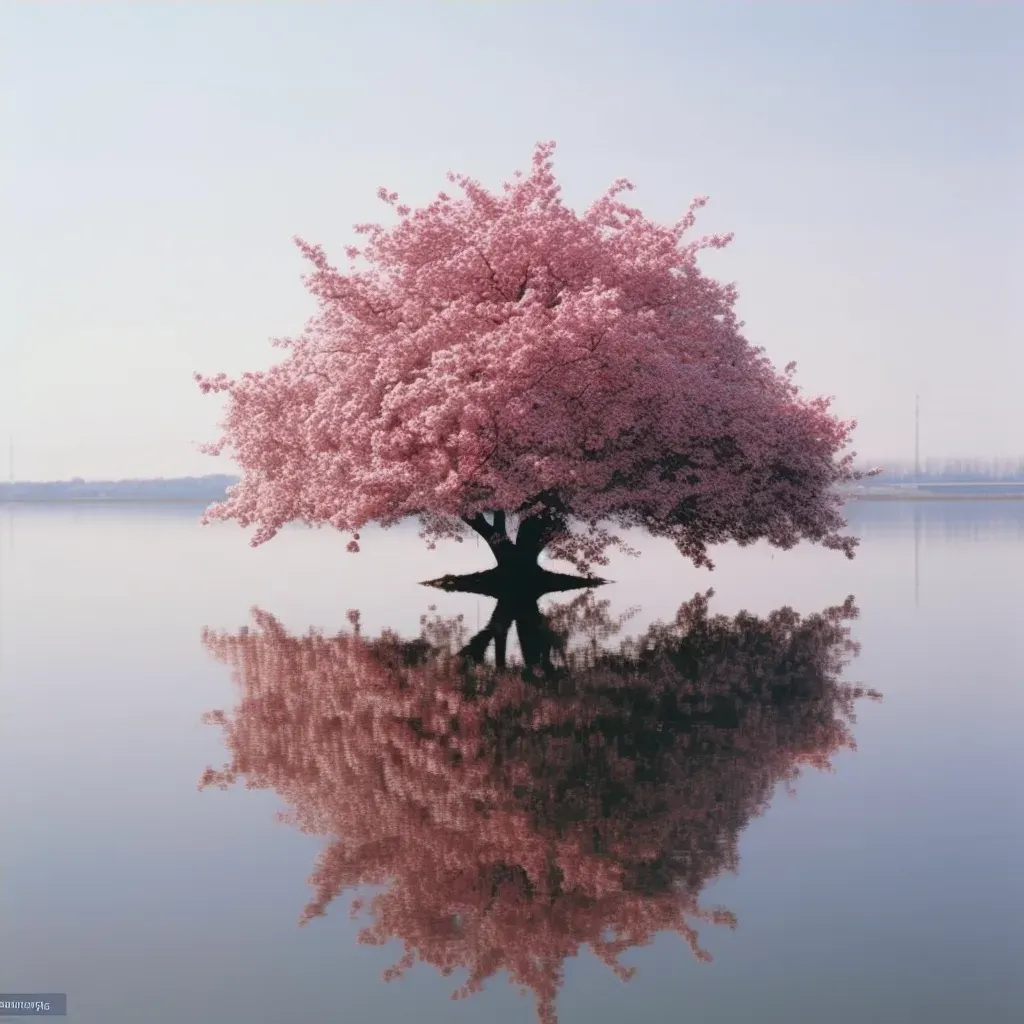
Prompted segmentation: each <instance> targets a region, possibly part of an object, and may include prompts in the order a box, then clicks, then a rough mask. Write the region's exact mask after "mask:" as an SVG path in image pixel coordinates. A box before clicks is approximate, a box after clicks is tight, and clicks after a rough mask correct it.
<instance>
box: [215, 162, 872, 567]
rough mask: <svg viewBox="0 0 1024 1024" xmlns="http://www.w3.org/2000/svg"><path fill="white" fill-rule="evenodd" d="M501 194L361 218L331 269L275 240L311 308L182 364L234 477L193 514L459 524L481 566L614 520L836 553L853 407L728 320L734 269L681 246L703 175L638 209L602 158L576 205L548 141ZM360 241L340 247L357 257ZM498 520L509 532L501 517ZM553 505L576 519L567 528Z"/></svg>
mask: <svg viewBox="0 0 1024 1024" xmlns="http://www.w3.org/2000/svg"><path fill="white" fill-rule="evenodd" d="M553 151H554V143H546V144H542V145H538V146H537V147H536V149H535V152H534V156H533V168H532V172H531V173H530V174H529V175H527V176H525V177H524V176H522V175H521V174H520V173H519V172H517V173H516V180H515V181H514V182H512V183H507V184H506V185H505V186H504V193H503V194H497V195H495V194H492V193H490V192H488V191H487V190H485V189H484V188H483V187H482V186H481V185H480V184H478V183H477V182H475V181H473V180H471V179H469V178H467V177H463V176H455V175H453V174H450V175H449V180H451V181H453V182H456V183H457V184H458V186H459V187H460V188H461V190H462V193H463V195H462V197H461V198H459V199H457V200H456V199H453V198H452V197H450V196H448V195H447V194H445V193H444V192H442V193H439V195H438V197H437V199H436V200H435V201H434V202H432V203H430V204H429V205H428V206H426V207H424V208H422V209H417V210H415V211H414V210H412V209H410V208H409V207H408V206H405V205H396V204H397V201H398V196H397V193H394V192H389V191H387V189H384V188H382V189H380V190H379V193H378V194H379V196H380V198H381V199H382V200H383V201H384V202H385V203H387V204H389V205H392V206H395V212H396V214H397V218H398V220H397V223H396V224H395V225H393V226H392V227H391V228H384V227H382V226H380V225H375V224H362V225H358V226H357V227H356V231H357V232H358V233H359V234H361V235H364V236H365V237H366V244H365V245H364V247H363V248H362V249H357V248H355V247H353V246H349V247H347V248H346V253H347V255H348V257H349V259H350V260H352V261H353V262H352V264H351V265H350V267H349V269H348V271H347V272H342V271H340V270H338V269H337V268H336V267H334V266H332V265H331V264H330V263H329V262H328V259H327V256H326V255H325V254H324V251H323V250H322V249H321V248H320V247H319V246H317V245H311V244H309V243H307V242H304V241H301V240H297V241H298V245H299V247H300V249H301V250H302V252H303V254H304V255H305V257H306V258H307V259H308V260H309V261H310V263H311V264H312V266H313V271H312V273H311V274H310V275H309V277H308V278H307V287H308V288H309V290H310V292H311V293H312V294H313V295H314V296H315V297H316V299H317V300H318V302H319V305H320V311H319V314H318V315H317V316H315V317H313V318H312V319H311V320H310V322H309V323H308V325H307V327H306V329H305V331H304V332H303V333H302V334H301V335H300V336H299V337H296V338H292V339H278V340H276V341H275V344H276V345H279V346H281V347H283V348H287V349H289V355H288V356H287V358H286V359H285V360H284V361H283V362H281V363H279V364H278V365H276V366H274V367H273V368H271V369H270V370H267V371H266V372H259V373H255V372H252V373H245V374H243V375H242V377H241V378H239V379H238V380H229V379H228V378H227V376H226V375H224V374H219V375H217V376H214V377H204V376H202V375H200V374H196V379H197V380H198V381H199V383H200V386H201V388H202V390H203V391H204V392H226V393H227V397H228V402H227V413H226V418H225V420H224V421H223V424H222V427H223V435H222V437H221V438H220V440H219V441H217V442H216V443H214V444H212V445H207V446H205V448H206V450H207V451H209V452H211V453H213V454H218V453H220V452H221V451H223V450H224V449H228V450H230V451H231V453H232V454H233V456H234V458H235V460H236V461H237V463H238V464H239V465H240V467H241V469H242V479H241V482H240V483H239V484H238V485H237V486H236V487H235V488H233V489H232V491H231V492H230V493H229V496H228V498H227V500H226V501H224V502H222V503H220V504H217V505H214V506H212V507H211V508H210V509H209V511H208V517H209V518H214V519H234V520H237V521H238V522H239V523H240V524H241V525H242V526H245V527H249V526H256V527H257V529H256V530H255V533H254V535H253V538H252V543H253V544H254V545H259V544H262V543H263V542H265V541H267V540H269V539H270V538H271V537H273V536H274V535H275V534H276V532H277V531H278V530H279V529H280V528H281V527H282V526H283V525H284V524H285V523H288V522H290V521H295V520H299V521H304V522H307V523H310V524H321V525H322V524H330V525H332V526H334V527H335V528H337V529H338V530H341V531H345V532H350V533H352V535H353V539H352V540H351V541H350V542H349V545H348V547H349V550H351V551H357V550H358V549H359V544H358V541H359V534H358V531H359V530H361V529H362V528H363V527H364V526H366V525H367V524H369V523H374V522H375V523H378V524H382V525H384V526H390V525H393V524H396V523H398V522H399V521H401V520H402V519H404V518H406V517H419V519H420V522H421V524H422V526H423V533H422V536H423V537H424V539H426V540H427V541H428V542H429V543H430V545H431V546H433V544H434V543H435V542H436V541H437V540H438V539H440V538H443V537H450V538H456V539H461V538H462V536H463V535H464V534H465V531H466V530H467V528H468V529H471V530H474V531H476V533H478V534H479V535H480V536H482V537H483V538H484V539H485V540H486V541H487V543H488V544H489V545H490V547H491V549H492V551H493V553H494V556H495V559H496V561H497V563H498V566H499V567H501V568H503V569H508V570H510V571H513V572H524V571H526V572H532V571H533V570H534V567H535V566H536V563H537V559H538V556H539V553H540V552H541V551H542V550H543V549H544V548H545V547H549V546H550V553H551V555H552V556H554V557H558V558H563V559H566V560H568V561H569V562H571V563H572V564H573V565H575V566H576V567H577V568H578V569H580V570H581V571H587V568H588V566H589V565H591V564H593V563H597V564H607V559H606V556H605V552H606V550H607V549H608V548H609V546H611V545H615V544H621V541H620V540H619V538H618V537H617V536H615V535H614V534H613V533H612V532H611V530H612V529H614V528H616V527H617V528H623V529H625V528H630V527H643V528H646V529H647V530H649V531H650V532H651V533H652V534H656V535H660V536H665V537H668V538H671V539H672V540H673V541H674V542H675V544H676V546H677V547H678V549H679V551H680V552H681V553H682V554H683V555H684V556H686V557H688V558H690V559H692V560H693V561H694V562H695V563H697V564H702V563H704V564H710V563H709V562H708V559H707V548H708V546H709V545H712V544H716V543H719V542H722V541H726V540H735V541H738V542H739V543H741V544H747V543H751V542H753V541H756V540H759V539H766V540H768V541H769V542H770V543H771V544H773V545H775V546H777V547H781V548H788V547H791V546H792V545H794V544H795V543H797V542H798V541H799V540H800V539H802V538H807V539H810V540H812V541H815V542H820V543H822V544H824V545H825V546H826V547H830V548H835V549H839V550H841V551H844V552H845V553H846V554H847V555H848V556H849V557H852V556H853V550H854V546H855V543H856V541H855V540H854V539H853V538H850V537H844V536H840V534H839V531H840V530H841V529H842V528H843V526H844V525H845V523H844V521H843V518H842V516H841V513H840V507H841V498H840V497H839V496H838V495H836V494H835V493H834V490H833V488H834V485H836V484H837V483H841V482H844V481H847V480H850V479H855V478H857V476H858V474H857V473H855V471H854V470H853V468H852V459H853V454H854V453H852V452H851V453H848V454H846V455H841V452H842V450H843V449H844V448H845V447H846V446H847V444H848V443H849V438H850V434H851V431H852V429H853V427H854V423H853V422H852V421H841V420H838V419H836V418H835V417H833V416H832V415H831V414H830V412H829V406H830V402H829V400H827V399H824V398H805V397H802V396H801V394H800V392H799V389H798V388H797V386H796V385H795V384H794V382H793V377H792V374H793V371H794V367H795V364H792V363H791V364H790V365H789V366H787V367H786V369H785V371H784V372H782V373H779V372H777V371H776V370H775V369H774V367H773V366H772V364H771V362H770V361H769V359H768V358H767V357H766V356H765V354H764V350H763V349H760V348H755V347H753V346H752V345H751V344H750V343H748V341H747V340H746V339H745V338H744V337H743V335H742V334H741V333H740V331H741V328H742V326H743V325H742V323H741V322H740V321H739V320H737V318H736V315H735V312H734V303H735V301H736V295H737V293H736V290H735V288H734V287H733V286H732V285H725V284H721V283H718V282H716V281H714V280H712V279H711V278H709V277H707V276H706V275H705V274H704V273H702V271H701V270H700V269H699V268H698V266H697V257H698V254H699V253H700V252H701V250H703V249H706V248H709V247H710V248H721V247H723V246H725V245H726V244H727V243H728V241H729V239H730V237H731V236H725V235H712V236H709V237H705V238H699V239H696V240H693V241H687V240H686V235H687V233H688V232H689V230H690V229H691V228H692V226H693V224H694V221H695V213H696V211H697V210H698V209H699V208H700V207H701V206H703V205H704V202H705V200H704V199H703V198H700V199H696V200H694V201H693V203H692V204H691V205H690V208H689V211H688V212H687V214H686V215H685V216H684V217H683V218H682V219H681V220H680V221H678V222H677V223H675V224H670V225H667V226H666V225H660V224H656V223H653V222H652V221H650V220H648V219H647V218H646V217H645V216H644V215H643V214H642V213H641V211H640V210H638V209H635V208H633V207H630V206H627V205H626V204H625V203H623V202H622V201H621V200H620V196H621V194H622V193H624V192H626V191H629V190H631V189H632V187H633V186H632V185H631V184H630V182H628V181H627V180H625V179H620V180H618V181H616V182H615V184H614V185H613V186H612V187H611V188H610V189H609V190H608V191H607V192H606V193H605V194H604V195H603V196H602V197H601V198H599V199H598V200H597V201H596V202H595V203H594V204H593V205H592V206H590V208H589V209H588V210H587V211H586V212H585V213H584V214H583V215H582V216H581V215H578V214H577V213H575V212H574V211H573V210H571V209H569V208H568V207H566V206H565V205H563V203H562V200H561V196H560V188H559V186H558V184H557V183H556V180H555V177H554V174H553V171H552V163H551V156H552V153H553ZM359 259H362V260H363V261H364V263H363V266H362V269H360V268H359V265H358V264H357V262H356V261H357V260H359ZM509 516H512V517H513V518H514V520H515V521H516V523H517V524H518V531H517V533H516V535H515V537H514V538H513V537H512V536H511V535H510V532H509V530H510V529H511V528H512V527H513V526H514V525H515V524H514V523H513V522H512V520H510V518H509ZM573 522H575V523H577V524H579V525H580V526H582V527H584V529H575V530H574V529H572V528H571V524H572V523H573Z"/></svg>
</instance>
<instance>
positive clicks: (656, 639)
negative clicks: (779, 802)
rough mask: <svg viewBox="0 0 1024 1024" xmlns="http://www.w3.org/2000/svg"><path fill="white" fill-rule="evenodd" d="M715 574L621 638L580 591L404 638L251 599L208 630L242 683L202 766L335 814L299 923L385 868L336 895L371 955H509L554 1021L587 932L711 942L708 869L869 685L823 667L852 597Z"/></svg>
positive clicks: (712, 872) (442, 964)
mask: <svg viewBox="0 0 1024 1024" xmlns="http://www.w3.org/2000/svg"><path fill="white" fill-rule="evenodd" d="M438 585H441V584H440V583H438ZM455 588H456V587H455V585H452V584H449V586H448V589H455ZM467 589H469V588H467ZM710 595H711V592H710V591H709V592H708V594H705V595H698V596H696V597H695V598H693V599H692V600H691V601H688V602H686V603H685V604H683V605H682V606H681V607H680V609H679V611H678V613H677V615H676V618H675V621H674V622H671V623H668V624H656V625H654V626H652V627H651V628H650V629H648V630H647V631H646V632H645V633H644V634H643V635H642V636H639V637H633V638H628V639H625V640H621V641H619V642H618V643H617V644H614V643H613V638H614V637H615V636H616V634H618V633H620V632H621V630H622V626H623V623H624V621H625V620H626V619H627V618H628V617H629V614H628V613H627V615H626V616H619V617H618V618H612V617H611V616H610V615H609V613H608V602H607V601H599V600H598V599H597V597H596V595H595V592H594V591H592V590H588V591H586V592H584V593H582V594H580V595H578V596H576V597H575V598H574V599H572V600H570V601H568V602H567V603H563V604H561V605H558V606H556V607H555V608H554V609H552V610H549V611H547V613H544V614H542V613H541V611H540V610H539V608H538V606H537V601H536V594H530V595H524V594H519V595H503V596H502V597H501V598H499V600H498V602H497V604H496V606H495V609H494V613H493V614H492V616H491V618H490V621H489V622H488V624H487V626H486V627H485V628H484V629H483V630H480V631H479V632H478V633H477V634H476V635H474V636H470V635H469V633H468V630H467V629H466V627H465V624H464V622H463V620H462V617H459V618H456V619H443V618H440V617H438V616H436V615H434V616H433V617H429V618H428V617H427V616H424V617H423V618H422V619H421V633H420V636H418V637H416V638H415V639H412V640H409V639H402V638H400V637H398V636H396V635H395V634H393V633H391V632H388V631H385V632H384V633H383V634H382V635H381V636H379V637H373V638H370V637H366V636H363V635H362V633H361V630H360V627H359V615H358V612H350V613H349V619H350V622H351V623H352V629H351V630H349V631H347V632H343V633H341V634H339V635H337V636H325V635H323V634H322V633H319V632H317V631H314V630H311V631H310V632H309V633H308V634H307V635H305V636H293V635H289V634H288V633H287V632H286V631H285V630H284V629H283V628H282V626H281V625H280V623H278V621H277V620H276V619H275V618H274V617H273V616H272V615H269V614H268V613H266V612H264V611H260V610H255V611H254V612H253V618H254V620H255V628H254V629H243V630H241V632H239V633H238V634H235V635H228V634H223V633H214V632H212V631H210V630H206V631H204V636H203V640H204V643H205V645H206V646H207V647H208V648H209V650H210V651H211V652H212V653H213V654H214V655H215V656H216V657H217V658H219V659H220V660H222V661H223V662H225V663H227V664H228V665H229V666H231V668H232V670H233V674H234V676H235V679H236V681H237V682H238V684H239V685H240V688H241V699H240V702H239V704H238V706H237V707H236V708H235V710H234V712H233V713H232V714H230V715H227V714H225V713H224V712H222V711H216V712H212V713H211V714H210V715H209V716H207V717H208V720H209V721H212V722H216V723H219V724H220V725H221V726H222V727H223V729H224V734H225V740H226V743H227V747H228V750H229V751H230V754H231V761H230V763H229V764H228V765H227V766H225V767H224V768H223V769H222V770H220V771H215V770H214V769H212V768H209V769H207V771H206V773H205V774H204V776H203V779H202V781H201V783H200V786H201V787H205V786H210V785H219V786H221V787H225V788H226V787H227V786H228V785H230V784H232V783H233V782H235V781H236V780H239V779H244V780H245V782H246V784H247V785H248V786H249V787H251V788H266V789H273V790H275V791H276V792H277V793H278V794H279V795H280V796H281V797H282V798H283V799H284V800H285V801H286V803H287V804H288V805H289V806H290V811H289V812H288V813H287V814H285V815H284V818H285V820H287V821H289V822H291V823H292V824H294V825H296V826H298V827H300V828H301V829H302V830H303V831H306V832H309V833H313V834H317V835H323V836H326V837H330V839H329V843H328V845H327V847H326V848H325V849H324V851H323V852H322V854H321V856H320V859H319V863H318V865H317V867H316V870H315V872H314V874H313V876H312V878H311V882H312V885H313V886H314V888H315V896H314V898H313V899H312V900H311V902H310V903H309V905H308V906H307V908H306V910H305V913H304V915H303V921H304V922H305V921H308V920H309V919H311V918H313V917H316V916H318V915H322V914H324V913H325V912H326V910H327V907H328V905H329V904H330V903H331V901H332V900H333V899H334V898H335V897H336V896H338V895H340V894H342V893H344V892H347V891H350V890H354V889H357V888H361V887H366V886H377V887H382V888H381V890H380V891H379V893H378V894H377V895H375V896H373V897H372V898H371V899H369V900H368V902H367V903H366V905H365V906H364V904H363V901H361V900H355V902H354V904H353V913H358V912H360V911H365V912H366V913H367V914H368V919H369V920H368V924H367V925H366V927H364V928H363V930H362V932H361V935H360V941H362V942H365V943H371V944H383V943H385V942H389V941H392V940H396V939H397V940H400V941H401V942H402V943H403V944H404V947H405V953H404V955H403V956H402V958H401V960H400V961H399V962H398V963H397V964H396V965H395V966H394V967H393V968H391V969H390V970H389V971H388V972H387V973H386V977H388V978H393V977H396V976H398V975H399V974H401V973H402V972H403V971H404V970H406V969H407V968H409V967H410V966H412V965H413V964H414V963H416V962H417V961H422V962H424V963H428V964H432V965H433V966H434V967H435V968H437V969H438V970H439V971H441V972H442V973H443V974H445V975H448V974H451V973H453V972H455V971H458V970H465V971H468V980H467V981H466V983H465V984H464V985H462V986H461V988H459V989H458V990H457V991H456V993H455V997H456V998H458V997H461V996H465V995H468V994H470V993H473V992H476V991H479V990H480V988H481V987H482V985H483V982H484V981H485V980H486V979H487V978H489V977H491V976H493V975H495V974H497V973H499V972H501V971H507V972H508V975H509V977H510V979H511V981H512V982H513V983H514V984H515V985H517V986H519V987H520V989H521V990H523V991H524V992H526V991H530V992H532V993H533V996H534V998H535V1001H536V1007H537V1014H538V1017H539V1019H540V1020H541V1021H543V1022H553V1021H555V1019H556V1017H555V1000H556V996H557V993H558V990H559V988H560V986H561V984H562V978H563V967H564V963H565V961H566V959H567V958H569V957H572V956H575V955H576V954H577V953H579V952H580V950H581V947H583V946H584V945H586V946H589V947H590V949H591V950H592V951H593V952H594V953H595V954H596V955H597V956H598V957H599V958H600V959H601V960H602V961H604V962H605V963H606V964H607V965H608V966H609V967H611V968H612V969H613V970H614V971H615V972H616V973H617V974H618V975H619V976H620V977H622V978H628V977H630V976H631V974H632V970H631V969H626V968H624V967H623V966H622V965H621V964H620V963H619V957H620V956H621V954H622V953H624V952H625V951H626V950H629V949H631V948H634V947H638V946H643V945H645V944H647V943H649V942H650V941H651V940H652V939H653V937H654V936H655V935H656V934H658V933H659V932H667V931H674V932H677V933H678V934H679V935H680V936H681V937H682V938H683V939H684V941H685V942H686V943H687V945H688V946H689V948H690V949H691V950H692V951H693V953H694V954H695V955H696V956H697V957H699V958H701V959H707V954H706V953H705V952H704V951H703V949H702V948H701V946H700V945H699V942H698V935H697V926H698V925H700V924H701V923H709V922H710V923H716V924H725V925H728V926H730V927H731V926H734V925H735V921H734V918H733V916H732V915H731V914H730V913H729V912H728V911H725V910H719V909H705V908H703V907H701V906H700V904H699V902H698V901H699V896H700V893H701V890H702V889H703V888H704V886H705V885H706V884H707V883H708V882H709V881H710V880H711V879H713V878H715V877H716V876H718V875H720V874H722V873H723V872H730V871H734V870H735V869H736V867H737V863H738V855H737V841H738V837H739V834H740V832H741V831H742V829H743V828H744V827H745V826H746V824H747V823H748V822H749V820H750V819H751V818H752V817H753V816H755V815H757V814H760V813H761V812H762V811H764V809H765V808H766V806H767V803H768V801H769V799H770V797H771V795H772V793H773V791H774V789H775V787H776V785H777V784H778V783H779V782H783V783H785V784H786V785H790V784H792V782H793V781H794V780H795V779H796V778H797V776H798V775H799V773H800V771H801V770H802V769H803V768H804V767H806V766H812V767H814V768H818V769H827V768H828V767H829V766H830V758H831V757H832V756H833V755H834V754H835V753H836V752H837V751H838V750H840V749H843V748H852V747H853V746H854V742H853V738H852V735H851V732H850V727H851V725H852V723H853V722H854V711H853V709H854V703H855V701H856V700H857V699H858V698H861V697H865V696H871V697H877V694H875V693H873V691H868V690H864V689H862V688H860V687H856V686H853V685H851V684H847V683H843V682H841V681H840V676H841V674H842V671H843V669H844V667H845V665H846V663H847V662H848V660H849V659H850V658H851V657H852V656H853V655H854V654H855V653H856V645H855V644H854V642H853V641H852V640H851V639H850V632H849V621H850V620H851V619H853V618H855V617H856V614H857V612H856V609H855V607H854V604H853V599H852V598H848V599H847V601H846V602H845V603H844V604H843V605H841V606H837V607H833V608H828V609H826V610H825V611H823V612H821V613H819V614H816V615H811V616H808V617H801V616H799V615H797V614H796V613H795V612H794V611H792V610H791V609H788V608H783V609H780V610H778V611H775V612H773V613H771V614H770V615H768V616H767V617H765V618H758V617H755V616H753V615H748V614H745V613H743V614H740V615H738V616H736V617H735V618H728V617H726V616H722V615H712V614H711V613H710V610H709V601H708V598H709V597H710ZM513 626H514V627H515V634H516V636H517V639H518V646H519V648H520V651H521V652H522V656H521V657H520V656H516V657H510V656H509V653H508V650H507V639H508V637H509V635H510V631H511V630H512V628H513ZM492 647H493V649H494V651H493V655H492V654H491V653H490V650H491V648H492Z"/></svg>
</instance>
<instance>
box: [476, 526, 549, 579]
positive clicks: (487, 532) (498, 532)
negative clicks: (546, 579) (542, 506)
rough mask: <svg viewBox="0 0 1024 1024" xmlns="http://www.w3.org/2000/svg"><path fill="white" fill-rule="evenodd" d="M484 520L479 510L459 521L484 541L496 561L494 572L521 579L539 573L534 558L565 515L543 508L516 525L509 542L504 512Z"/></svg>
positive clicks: (536, 560) (537, 558) (538, 567)
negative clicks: (513, 535) (496, 570)
mask: <svg viewBox="0 0 1024 1024" xmlns="http://www.w3.org/2000/svg"><path fill="white" fill-rule="evenodd" d="M492 520H493V521H492V522H488V521H487V519H486V517H485V516H484V515H483V513H477V515H475V516H473V517H472V518H469V517H468V516H463V522H465V523H466V524H468V525H469V526H470V527H472V528H473V529H474V530H475V531H476V532H477V533H478V534H479V535H480V536H481V537H483V539H484V540H485V541H487V545H488V547H490V549H491V553H492V554H493V555H494V560H495V561H496V562H497V563H498V572H499V573H501V574H502V575H506V574H507V575H508V576H509V577H512V578H523V577H528V576H532V575H535V574H536V573H538V572H540V571H541V570H540V566H539V564H538V560H539V558H540V553H541V552H542V551H543V550H544V548H545V547H546V546H547V545H548V542H549V541H550V540H551V539H552V538H553V537H554V536H555V535H556V534H557V533H559V532H561V531H562V530H564V529H565V525H566V521H565V518H564V517H563V516H561V515H559V514H558V513H556V512H549V511H544V512H541V513H539V514H538V515H534V516H530V517H528V518H527V519H524V520H523V521H522V522H521V523H520V524H519V530H518V532H517V534H516V539H515V540H514V541H513V540H512V539H511V538H510V537H509V535H508V531H507V529H506V525H505V513H504V512H503V511H500V510H499V511H496V512H494V513H493V514H492Z"/></svg>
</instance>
